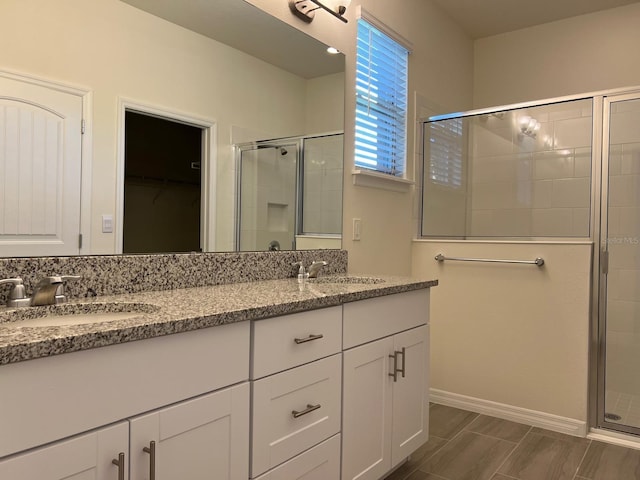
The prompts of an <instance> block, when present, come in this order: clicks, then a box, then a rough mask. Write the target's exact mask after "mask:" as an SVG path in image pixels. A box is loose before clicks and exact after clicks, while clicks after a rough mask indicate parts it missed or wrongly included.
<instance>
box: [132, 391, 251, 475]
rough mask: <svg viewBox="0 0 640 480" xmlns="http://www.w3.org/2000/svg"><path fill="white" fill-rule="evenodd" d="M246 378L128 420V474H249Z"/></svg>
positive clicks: (247, 392)
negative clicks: (129, 464)
mask: <svg viewBox="0 0 640 480" xmlns="http://www.w3.org/2000/svg"><path fill="white" fill-rule="evenodd" d="M248 412H249V384H248V382H245V383H242V384H240V385H237V386H235V387H231V388H227V389H224V390H221V391H218V392H214V393H210V394H207V395H204V396H202V397H198V398H195V399H192V400H188V401H186V402H181V403H178V404H176V405H174V406H171V407H167V408H164V409H161V410H158V411H155V412H152V413H149V414H146V415H141V416H139V417H135V418H133V419H131V420H130V425H131V433H130V439H131V440H130V442H131V443H130V454H129V458H130V463H131V478H133V479H144V478H153V477H152V475H151V472H155V479H156V480H173V479H188V480H199V479H201V480H205V479H210V478H215V479H220V480H235V479H246V478H249V466H248V462H247V459H248V455H249V436H248V431H249V415H248Z"/></svg>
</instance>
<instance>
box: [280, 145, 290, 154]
mask: <svg viewBox="0 0 640 480" xmlns="http://www.w3.org/2000/svg"><path fill="white" fill-rule="evenodd" d="M287 153H289V152H288V151H287V149H286V148H284V147H280V155H282V156H284V155H286V154H287Z"/></svg>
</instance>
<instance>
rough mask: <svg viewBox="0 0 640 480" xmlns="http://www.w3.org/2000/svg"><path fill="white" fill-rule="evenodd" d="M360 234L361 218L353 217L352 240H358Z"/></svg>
mask: <svg viewBox="0 0 640 480" xmlns="http://www.w3.org/2000/svg"><path fill="white" fill-rule="evenodd" d="M361 235H362V220H360V219H359V218H354V219H353V238H352V240H354V241H359V240H360V237H361Z"/></svg>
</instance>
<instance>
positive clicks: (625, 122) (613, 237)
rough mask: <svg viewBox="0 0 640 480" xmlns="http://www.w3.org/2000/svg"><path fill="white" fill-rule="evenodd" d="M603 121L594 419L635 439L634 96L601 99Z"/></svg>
mask: <svg viewBox="0 0 640 480" xmlns="http://www.w3.org/2000/svg"><path fill="white" fill-rule="evenodd" d="M604 119H605V122H604V144H603V156H604V160H605V161H604V162H603V164H604V169H603V174H605V176H604V177H603V179H604V180H605V182H604V185H603V194H604V195H603V201H604V202H606V203H605V205H604V209H603V218H602V220H603V223H602V240H603V242H602V243H603V245H604V246H606V247H605V248H606V252H607V253H606V254H605V255H604V259H603V260H604V261H603V262H602V263H603V264H602V269H601V270H602V272H603V277H602V280H603V281H602V283H601V286H602V291H601V300H602V301H601V310H600V312H601V322H600V328H603V329H604V333H605V342H604V348H605V351H604V358H605V363H604V367H603V366H602V365H601V367H600V368H602V369H603V371H602V374H603V375H601V380H600V396H599V398H600V405H599V407H598V416H599V423H600V424H601V426H603V427H606V428H612V429H615V430H620V431H624V432H628V433H635V434H639V433H640V375H639V374H638V367H639V365H640V95H624V96H616V97H611V98H605V102H604ZM607 257H608V260H607ZM602 317H603V318H602ZM602 320H604V321H602ZM603 397H604V398H603Z"/></svg>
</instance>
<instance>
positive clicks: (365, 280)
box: [309, 276, 386, 285]
mask: <svg viewBox="0 0 640 480" xmlns="http://www.w3.org/2000/svg"><path fill="white" fill-rule="evenodd" d="M385 281H386V280H384V279H383V278H377V277H350V276H335V277H318V278H310V279H309V282H311V283H341V284H347V285H349V284H353V285H368V284H371V285H373V284H377V283H385Z"/></svg>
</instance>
